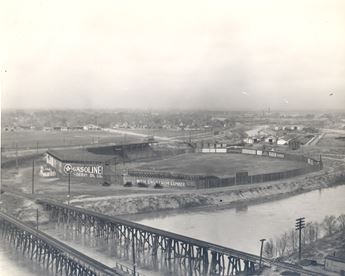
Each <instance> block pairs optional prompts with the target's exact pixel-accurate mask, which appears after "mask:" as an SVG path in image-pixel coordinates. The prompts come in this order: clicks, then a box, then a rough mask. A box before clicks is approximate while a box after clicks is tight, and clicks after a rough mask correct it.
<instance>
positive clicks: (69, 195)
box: [67, 172, 71, 205]
mask: <svg viewBox="0 0 345 276" xmlns="http://www.w3.org/2000/svg"><path fill="white" fill-rule="evenodd" d="M67 197H68V205H69V204H70V197H71V172H69V173H68V195H67Z"/></svg>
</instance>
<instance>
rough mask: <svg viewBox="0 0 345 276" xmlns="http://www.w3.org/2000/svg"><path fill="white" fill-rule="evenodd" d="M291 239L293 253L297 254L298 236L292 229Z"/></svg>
mask: <svg viewBox="0 0 345 276" xmlns="http://www.w3.org/2000/svg"><path fill="white" fill-rule="evenodd" d="M289 238H290V246H291V249H292V252H295V251H296V249H297V235H296V231H295V229H291V231H290V236H289Z"/></svg>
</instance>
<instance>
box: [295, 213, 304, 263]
mask: <svg viewBox="0 0 345 276" xmlns="http://www.w3.org/2000/svg"><path fill="white" fill-rule="evenodd" d="M304 220H305V218H298V219H296V231H298V232H299V239H298V259H299V260H301V258H302V229H303V228H304V227H305V221H304Z"/></svg>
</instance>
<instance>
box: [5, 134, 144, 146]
mask: <svg viewBox="0 0 345 276" xmlns="http://www.w3.org/2000/svg"><path fill="white" fill-rule="evenodd" d="M137 140H138V138H136V137H132V136H129V135H126V137H125V136H124V135H122V134H116V133H110V132H106V131H13V132H2V133H1V147H2V148H3V149H5V150H14V149H15V147H16V144H17V145H18V149H19V150H20V149H36V147H37V143H38V148H49V147H61V146H78V145H91V144H105V143H122V142H123V141H126V142H131V141H137Z"/></svg>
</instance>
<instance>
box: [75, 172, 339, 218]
mask: <svg viewBox="0 0 345 276" xmlns="http://www.w3.org/2000/svg"><path fill="white" fill-rule="evenodd" d="M344 183H345V174H344V172H343V171H338V172H334V173H332V174H329V173H325V172H317V173H313V174H310V175H305V176H301V177H298V178H294V179H290V180H287V181H281V182H269V183H262V184H252V185H245V186H243V187H242V186H240V187H226V188H218V189H208V190H193V191H188V192H187V191H185V192H178V193H170V194H156V195H144V196H126V197H120V196H114V197H106V198H98V199H97V198H94V197H91V198H83V199H81V200H76V201H72V204H73V205H74V206H77V207H82V208H86V209H90V210H94V211H96V212H100V213H104V214H107V215H112V216H119V215H122V216H127V217H128V215H134V214H143V215H144V216H145V215H146V214H149V213H151V212H169V211H174V212H175V211H178V210H184V209H193V210H194V209H195V210H202V209H208V210H209V209H223V208H231V207H237V206H243V205H249V204H255V203H260V202H265V201H271V200H276V199H281V198H286V197H289V196H292V195H296V194H300V193H304V192H308V191H311V190H315V189H322V188H326V187H331V186H335V185H340V184H344Z"/></svg>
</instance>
